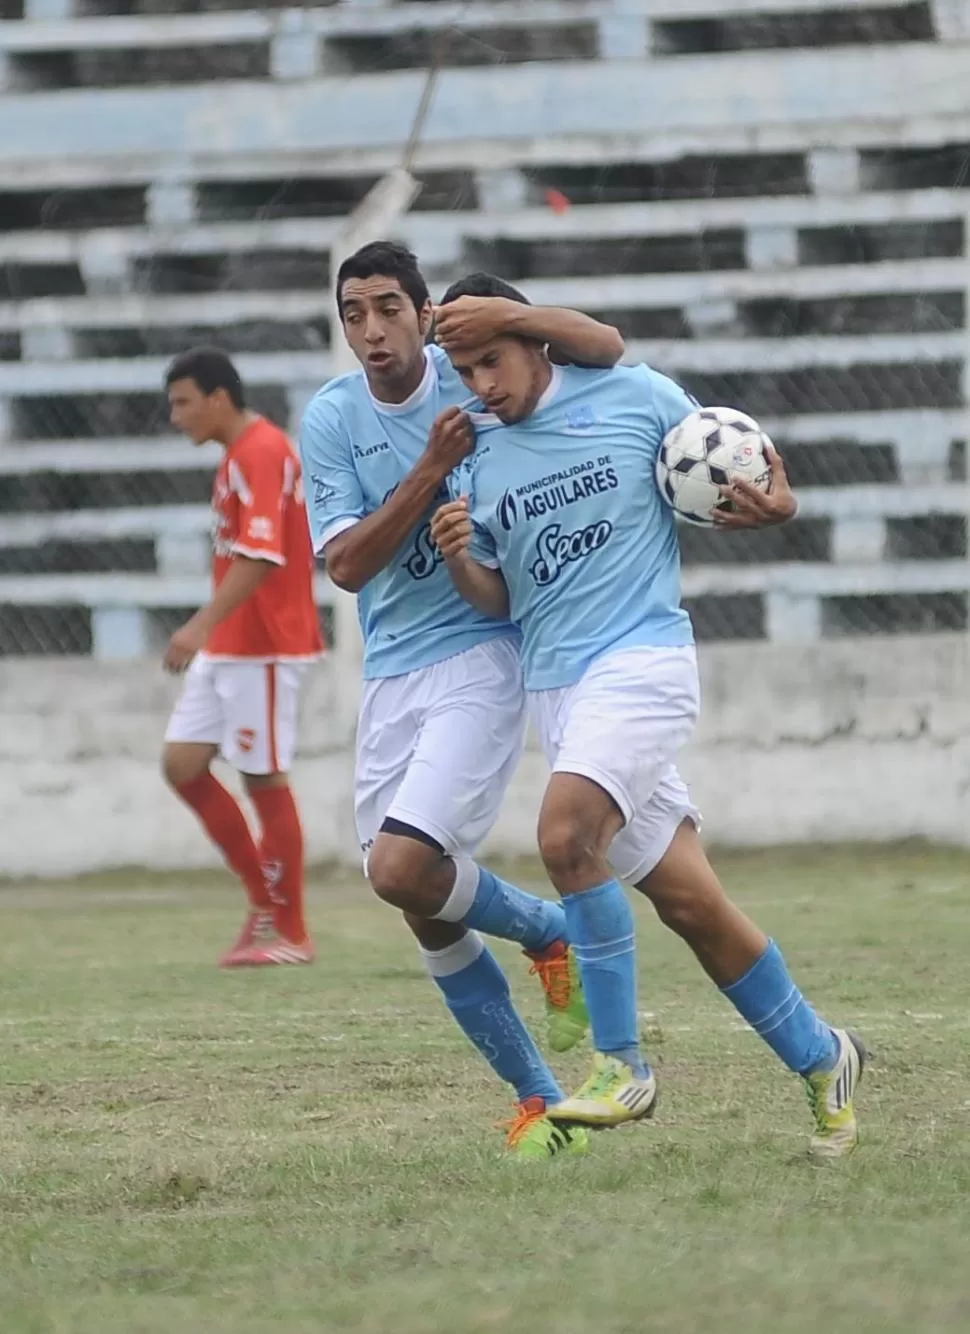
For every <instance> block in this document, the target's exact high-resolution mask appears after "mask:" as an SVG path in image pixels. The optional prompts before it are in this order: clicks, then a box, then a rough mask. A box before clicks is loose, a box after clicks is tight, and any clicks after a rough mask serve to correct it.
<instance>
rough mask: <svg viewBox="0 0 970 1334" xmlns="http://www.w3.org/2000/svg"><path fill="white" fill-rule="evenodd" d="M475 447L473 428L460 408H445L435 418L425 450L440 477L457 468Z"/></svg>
mask: <svg viewBox="0 0 970 1334" xmlns="http://www.w3.org/2000/svg"><path fill="white" fill-rule="evenodd" d="M474 448H475V428H474V427H473V426H472V424H471V419H470V418H469V416H468V414H467V413H466V412H462V410H461V408H445V410H444V412H442V413H439V415H438V416H437V417H436V418H435V423H434V425H433V426H432V428H431V434H430V435H429V436H428V448H427V450H426V451H425V452H426V454H427V455H428V457H429V458H430V459H431V461H432V462H433V463H434V464H435V466H436V468H437V469H438V470H439V471H440V472H441V475H442V477H447V476H448V474H449V473H450V472H451V470H452V469H453V468H457V466H458V464H459V463H461V461H462V459H464V458H467V457H468V455H469V454H470V453H471V452H472V450H473V449H474Z"/></svg>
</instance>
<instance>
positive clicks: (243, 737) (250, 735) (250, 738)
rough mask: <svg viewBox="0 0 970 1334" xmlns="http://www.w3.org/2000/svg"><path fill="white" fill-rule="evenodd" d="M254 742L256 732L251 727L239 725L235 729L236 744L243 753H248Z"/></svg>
mask: <svg viewBox="0 0 970 1334" xmlns="http://www.w3.org/2000/svg"><path fill="white" fill-rule="evenodd" d="M255 744H256V733H255V732H254V731H253V729H252V728H251V727H240V728H238V729H237V731H236V745H237V746H238V747H239V749H240V750H241V751H242V753H243V754H244V755H248V754H249V753H250V751H251V750H252V749H253V747H254V746H255Z"/></svg>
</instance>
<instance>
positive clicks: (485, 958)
mask: <svg viewBox="0 0 970 1334" xmlns="http://www.w3.org/2000/svg"><path fill="white" fill-rule="evenodd" d="M421 954H422V956H423V958H424V962H425V964H426V966H427V968H428V971H429V972H430V973H431V976H432V977H433V978H434V980H435V982H436V983H437V985H438V987H439V988H440V990H441V994H442V995H443V996H444V998H445V1004H446V1005H447V1006H448V1009H449V1010H450V1011H451V1013H452V1014H453V1016H454V1018H455V1022H456V1023H457V1024H458V1027H459V1028H460V1029H461V1030H462V1032H463V1033H464V1034H465V1036H466V1037H467V1038H468V1039H469V1041H470V1042H472V1043H473V1044H474V1045H475V1046H476V1047H477V1048H478V1051H479V1052H480V1053H481V1055H482V1056H484V1057H485V1060H486V1061H488V1063H489V1065H490V1066H491V1067H492V1069H493V1070H494V1071H495V1073H496V1074H497V1075H498V1077H499V1079H504V1080H505V1082H506V1083H507V1084H511V1085H512V1087H513V1088H514V1089H515V1094H516V1097H517V1099H518V1100H519V1102H524V1101H525V1099H526V1098H536V1097H538V1098H545V1100H546V1102H547V1103H556V1102H562V1098H563V1094H562V1090H561V1089H560V1087H559V1085H558V1084H557V1083H556V1077H555V1075H554V1074H553V1073H552V1071H551V1070H550V1069H549V1067H548V1065H546V1063H545V1061H544V1060H543V1059H542V1056H541V1055H540V1054H539V1049H538V1047H537V1046H536V1044H535V1042H534V1041H533V1040H532V1036H531V1034H530V1033H529V1030H528V1029H527V1028H526V1026H525V1024H524V1023H523V1022H522V1020H521V1019H520V1018H519V1016H518V1014H517V1012H516V1009H515V1006H514V1005H513V1004H512V999H511V996H510V995H509V984H508V981H507V979H506V977H505V974H504V973H503V972H502V969H501V968H500V967H499V965H498V962H497V961H496V959H495V957H494V955H492V954H491V953H490V952H489V951H488V950H487V949H486V948H485V942H484V941H483V940H482V938H481V936H479V935H477V934H476V932H474V931H469V932H467V933H466V934H465V935H464V936H463V937H462V939H461V940H459V941H457V942H456V944H454V945H449V946H448V947H447V948H446V949H443V950H425V949H422V951H421Z"/></svg>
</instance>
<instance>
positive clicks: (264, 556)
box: [205, 417, 323, 662]
mask: <svg viewBox="0 0 970 1334" xmlns="http://www.w3.org/2000/svg"><path fill="white" fill-rule="evenodd" d="M212 508H213V530H214V531H213V558H212V574H213V582H214V583H215V586H216V588H218V587H219V585H220V583H221V582H222V580H223V579H224V578H225V577H226V573H227V571H228V570H229V567H230V565H231V564H232V561H233V558H234V557H235V556H237V555H239V556H250V557H252V558H254V559H256V560H266V561H271V562H272V564H273V565H275V566H276V567H277V568H276V569H274V570H273V571H272V572H271V573H270V574H269V575H267V577H266V578H265V579H264V580H263V582H262V583H261V584H260V585H259V587H258V588H257V589H256V592H255V593H254V594H253V595H252V597H250V598H247V600H246V601H245V602H244V603H243V604H242V606H240V607H237V608H236V610H235V611H234V612H233V613H232V614H231V615H230V616H227V617H226V619H225V620H224V621H223V622H222V623H221V624H220V625H217V626H216V628H215V630H213V632H212V634H211V635H210V636H209V642H208V643H207V644H206V646H205V651H206V653H207V654H208V655H209V656H210V657H213V658H256V659H261V660H263V661H272V662H276V661H280V660H287V659H290V660H292V659H307V658H315V657H318V656H319V654H320V653H321V652H322V651H323V636H322V634H321V633H320V617H319V614H318V612H317V607H316V602H315V601H314V597H313V573H314V561H313V548H312V546H311V543H310V530H309V527H308V524H307V514H306V505H305V503H304V499H303V477H302V472H301V468H300V460H299V458H298V457H297V454H296V452H295V450H294V449H293V446H292V445H291V444H290V442H289V440H288V438H287V437H286V436H285V435H284V433H283V432H282V431H281V430H279V429H278V427H276V426H274V425H273V423H272V422H269V421H267V420H266V419H265V418H264V417H259V418H257V420H256V421H254V422H253V423H252V425H250V426H248V427H247V428H246V430H245V431H243V433H242V435H241V436H240V437H239V438H238V440H236V441H235V442H234V443H233V444H232V445H231V446H230V447H229V448H228V449H227V450H226V452H225V455H224V456H223V459H222V462H221V463H220V465H219V469H218V471H217V473H216V477H215V483H214V485H213V488H212Z"/></svg>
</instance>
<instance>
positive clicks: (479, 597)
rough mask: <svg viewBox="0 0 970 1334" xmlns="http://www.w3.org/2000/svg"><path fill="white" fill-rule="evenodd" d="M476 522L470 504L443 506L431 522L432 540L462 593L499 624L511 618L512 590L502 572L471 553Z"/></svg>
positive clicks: (457, 501)
mask: <svg viewBox="0 0 970 1334" xmlns="http://www.w3.org/2000/svg"><path fill="white" fill-rule="evenodd" d="M472 533H473V529H472V521H471V518H470V517H469V514H468V502H467V500H465V498H464V497H462V498H461V499H460V500H453V501H450V502H449V503H448V504H447V505H442V506H441V507H440V508H439V509H438V510H437V511H436V513H435V516H434V518H433V519H432V520H431V537H432V539H433V540H434V542H435V545H436V546H437V547H438V549H439V551H440V552H441V554H442V555H443V556H444V558H445V564H446V565H447V567H448V573H449V574H450V575H451V578H452V582H453V583H454V585H455V587H456V588H457V589H458V592H459V593H460V594H461V596H462V597H463V598H464V599H465V601H466V602H470V603H471V605H472V606H473V607H474V608H475V609H476V610H477V611H480V612H481V613H482V615H483V616H492V617H494V618H495V620H497V621H506V620H508V617H509V590H508V585H507V584H506V582H505V579H504V577H503V575H502V573H501V571H500V570H490V569H489V568H488V567H487V566H486V565H479V563H478V561H477V560H475V559H474V558H473V557H472V556H471V555H470V553H469V549H468V548H469V546H470V544H471V540H472Z"/></svg>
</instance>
